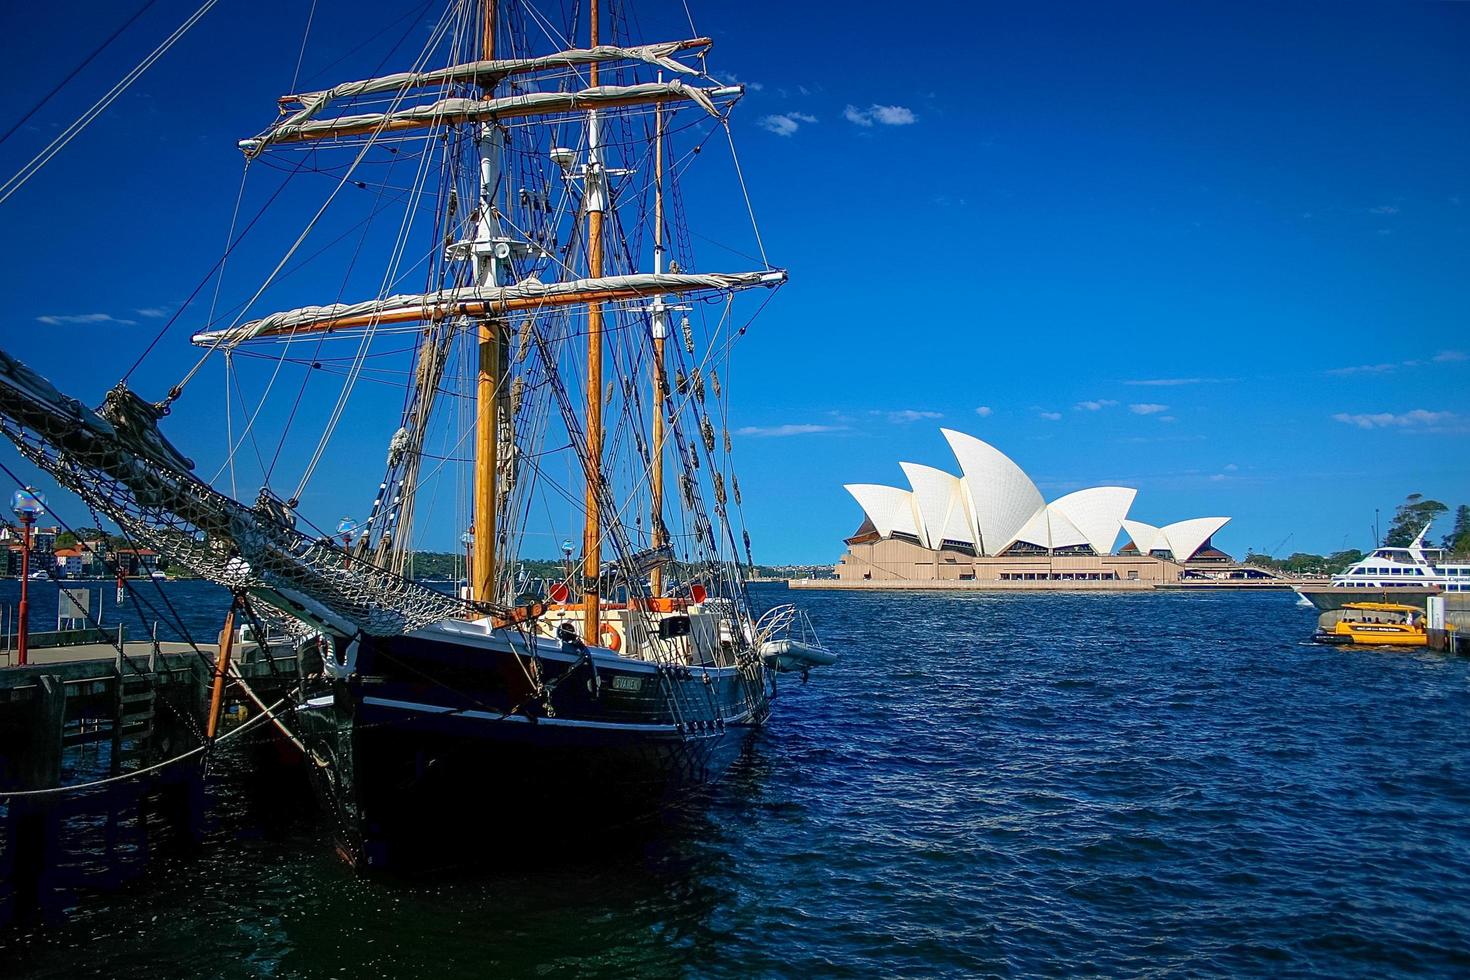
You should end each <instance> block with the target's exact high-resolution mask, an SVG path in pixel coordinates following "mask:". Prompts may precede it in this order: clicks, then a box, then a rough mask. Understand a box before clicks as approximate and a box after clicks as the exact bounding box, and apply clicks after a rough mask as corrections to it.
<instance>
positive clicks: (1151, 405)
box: [1128, 402, 1169, 415]
mask: <svg viewBox="0 0 1470 980" xmlns="http://www.w3.org/2000/svg"><path fill="white" fill-rule="evenodd" d="M1168 410H1169V406H1168V405H1160V404H1158V403H1157V402H1134V403H1133V404H1132V405H1129V406H1128V411H1130V412H1132V413H1133V414H1134V415H1157V414H1158V413H1160V412H1167V411H1168Z"/></svg>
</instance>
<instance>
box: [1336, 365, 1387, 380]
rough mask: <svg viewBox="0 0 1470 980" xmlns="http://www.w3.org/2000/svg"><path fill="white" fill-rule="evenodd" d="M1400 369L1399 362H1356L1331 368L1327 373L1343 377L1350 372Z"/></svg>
mask: <svg viewBox="0 0 1470 980" xmlns="http://www.w3.org/2000/svg"><path fill="white" fill-rule="evenodd" d="M1398 369H1399V366H1398V365H1397V364H1356V365H1354V366H1353V367H1340V368H1331V369H1329V370H1328V372H1327V373H1328V374H1335V375H1337V376H1339V377H1343V376H1346V375H1350V374H1387V373H1388V372H1389V371H1397V370H1398Z"/></svg>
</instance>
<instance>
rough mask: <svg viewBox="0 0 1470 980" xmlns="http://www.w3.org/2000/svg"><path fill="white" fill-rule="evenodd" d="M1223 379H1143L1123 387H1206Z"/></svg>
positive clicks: (1130, 382) (1126, 383) (1129, 382)
mask: <svg viewBox="0 0 1470 980" xmlns="http://www.w3.org/2000/svg"><path fill="white" fill-rule="evenodd" d="M1224 380H1226V379H1225V378H1143V379H1141V380H1137V381H1125V382H1123V383H1124V384H1125V385H1145V386H1147V387H1151V388H1175V387H1178V386H1179V385H1206V384H1214V383H1216V382H1219V381H1224Z"/></svg>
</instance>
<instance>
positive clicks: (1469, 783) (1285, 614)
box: [0, 583, 1470, 980]
mask: <svg viewBox="0 0 1470 980" xmlns="http://www.w3.org/2000/svg"><path fill="white" fill-rule="evenodd" d="M7 586H13V583H7ZM94 588H95V586H94ZM160 588H161V590H162V592H163V594H166V595H168V596H169V597H170V598H171V600H172V604H173V606H174V608H176V609H177V610H178V611H179V613H180V614H181V615H182V616H184V617H185V619H186V620H187V622H188V625H189V627H190V629H191V630H193V631H196V632H197V635H198V636H199V637H201V638H202V637H205V636H210V635H212V633H213V632H214V631H215V630H217V629H218V623H219V618H220V615H221V613H222V611H223V607H224V600H223V596H222V594H221V593H219V592H218V590H215V589H213V587H210V586H205V585H202V584H197V583H170V584H164V585H162V586H161V587H160ZM39 591H42V592H44V591H45V589H44V588H43V589H41V590H39ZM52 591H53V592H54V586H53V587H52ZM106 591H107V596H106V598H107V602H108V617H109V619H112V618H113V614H114V611H115V610H114V607H113V606H112V605H111V603H112V597H111V591H110V587H108V588H107V590H106ZM755 591H756V595H757V598H758V601H759V602H761V603H765V604H773V603H776V602H780V601H787V600H788V596H791V597H793V598H795V599H796V600H797V601H799V602H800V603H801V604H802V605H803V606H804V607H805V608H806V609H808V611H809V612H810V614H811V616H812V618H813V620H814V622H815V623H816V624H817V625H818V627H819V629H821V630H822V631H823V634H824V637H825V639H826V640H827V641H828V643H829V644H830V645H831V646H832V647H834V648H835V649H837V650H839V651H840V652H841V653H842V656H843V660H842V662H841V663H840V664H838V665H837V666H836V667H833V668H827V669H823V670H821V671H818V672H816V673H814V674H813V676H812V678H811V682H810V683H808V684H805V685H803V684H801V683H800V682H799V681H797V680H794V679H790V678H783V690H782V692H781V696H780V698H779V699H778V701H777V704H776V708H775V713H774V716H773V717H772V719H771V723H770V725H769V727H768V728H767V729H766V730H765V731H764V732H762V733H761V734H759V735H758V736H757V737H756V738H755V739H754V740H753V741H752V742H751V744H750V745H749V747H748V749H747V751H746V752H745V754H744V756H743V758H742V759H741V760H740V762H739V763H738V764H737V765H736V767H735V769H734V770H733V771H732V772H731V773H730V775H729V777H728V778H727V779H726V780H725V781H724V782H723V783H721V784H720V785H719V786H718V787H716V788H715V789H714V790H713V791H712V792H711V793H710V794H709V796H708V797H706V798H701V799H698V800H692V801H690V802H689V803H688V804H687V805H686V806H684V807H683V808H681V809H680V810H678V811H675V812H670V813H668V814H665V815H664V817H663V819H661V820H660V821H658V822H656V823H654V824H651V825H647V826H642V827H639V828H633V829H628V828H621V827H604V826H602V825H601V824H600V823H599V822H597V821H594V820H589V822H588V824H587V825H586V826H585V828H584V829H583V830H582V831H581V832H578V833H575V834H573V835H570V836H559V837H557V838H554V839H547V838H544V837H542V836H539V835H537V834H536V833H535V832H534V828H531V827H527V828H525V832H524V833H516V832H515V831H514V829H512V830H511V831H510V832H507V831H506V830H505V829H504V827H505V823H504V822H500V821H498V822H497V823H496V824H495V826H496V828H497V829H496V830H495V833H497V834H502V835H504V837H505V839H504V840H503V841H502V842H501V843H503V849H504V854H505V860H504V861H503V862H501V863H498V864H496V865H493V866H491V867H488V868H479V869H475V870H473V871H466V872H464V873H460V874H439V875H435V876H432V877H429V878H426V879H422V880H402V879H389V880H384V879H375V878H364V877H359V876H356V875H354V874H353V873H352V872H351V871H350V870H349V869H348V868H347V867H346V866H345V865H344V864H342V863H341V862H340V861H339V859H338V858H337V857H336V856H335V855H334V853H333V852H332V849H331V845H330V839H331V835H330V831H329V828H328V827H327V826H326V823H325V820H324V818H323V817H322V816H321V815H320V814H319V812H318V811H317V810H316V809H315V806H314V804H313V803H312V802H311V800H310V798H309V797H308V796H307V795H305V793H304V792H303V791H302V790H301V787H300V786H299V785H297V784H295V783H294V782H290V781H282V780H273V779H270V778H263V777H261V776H260V775H259V773H258V772H257V771H255V770H253V769H252V767H251V765H250V764H249V763H247V761H246V760H245V758H244V757H243V756H238V755H235V756H231V757H230V758H227V759H225V760H223V761H222V763H221V765H220V766H219V771H218V773H217V775H218V778H217V779H216V781H215V782H214V784H213V786H212V788H211V799H212V803H211V823H210V828H209V830H208V832H207V835H206V840H205V843H204V846H203V847H202V848H201V849H199V850H198V851H196V852H194V853H189V854H173V855H170V854H162V855H160V856H159V857H158V858H156V859H155V860H153V861H152V862H151V863H150V866H149V868H148V870H147V872H146V873H145V874H143V875H142V876H141V877H139V878H136V879H135V880H133V881H132V882H131V883H129V884H127V885H126V886H125V887H123V888H121V889H119V890H111V891H107V892H105V893H89V892H88V891H87V890H86V888H85V887H79V888H78V889H77V891H76V897H75V900H74V901H73V902H72V903H71V907H70V908H68V909H66V910H64V911H62V912H60V913H58V914H55V915H53V916H50V917H49V918H47V919H45V920H42V921H34V922H29V923H25V924H23V925H19V926H15V927H12V928H10V929H9V930H7V931H5V932H0V975H3V976H6V977H55V978H63V977H65V978H74V977H84V976H99V977H119V978H132V977H137V978H149V980H153V978H158V977H192V976H209V977H260V976H271V977H323V978H325V977H353V976H395V977H435V978H442V977H447V976H531V975H536V976H546V977H584V976H628V975H638V976H696V977H707V976H731V977H749V976H873V975H974V974H1028V973H1068V974H1075V973H1089V974H1092V973H1098V974H1104V975H1110V976H1123V975H1137V974H1143V973H1159V972H1167V973H1185V974H1198V973H1229V974H1257V975H1259V974H1271V975H1279V974H1298V975H1300V974H1314V975H1316V974H1328V975H1365V976H1366V975H1372V976H1380V975H1384V974H1395V973H1415V974H1422V973H1442V974H1452V973H1458V974H1462V975H1463V974H1464V973H1465V972H1466V971H1470V726H1467V723H1466V722H1467V719H1470V660H1467V659H1465V658H1456V657H1452V656H1447V655H1442V654H1433V653H1426V652H1380V651H1373V650H1360V649H1339V648H1330V647H1320V646H1313V645H1311V644H1309V643H1306V642H1304V641H1305V638H1306V637H1308V636H1309V635H1310V634H1311V632H1312V630H1313V628H1314V627H1315V625H1316V613H1315V611H1313V610H1311V609H1308V608H1303V607H1301V606H1299V605H1297V603H1296V597H1295V596H1294V595H1292V594H1290V593H1252V594H1232V593H1199V594H1165V593H1137V594H1133V593H1115V594H1082V593H1042V594H983V593H965V594H936V593H922V594H919V593H898V592H894V593H821V592H803V593H801V594H799V595H792V594H789V593H787V592H786V591H785V590H784V589H783V588H781V587H779V586H757V587H755ZM8 596H9V593H5V594H4V595H0V598H4V599H6V601H9V600H8V598H7V597H8ZM53 601H54V600H53ZM134 614H136V610H134ZM44 615H45V614H44V613H33V616H38V617H44ZM51 615H52V616H53V619H54V611H53V612H52V614H51ZM152 618H153V617H152V616H151V615H146V614H145V615H144V616H142V617H140V619H139V621H138V627H137V628H138V629H139V630H141V629H143V628H144V622H145V621H150V620H151V619H152ZM114 621H115V620H114ZM130 632H132V631H131V630H130ZM135 635H141V632H140V633H138V634H135ZM0 751H3V749H0ZM515 805H516V804H515V801H514V800H507V801H506V802H505V806H506V810H507V812H508V813H513V811H514V807H515ZM426 832H432V828H431V827H429V828H426Z"/></svg>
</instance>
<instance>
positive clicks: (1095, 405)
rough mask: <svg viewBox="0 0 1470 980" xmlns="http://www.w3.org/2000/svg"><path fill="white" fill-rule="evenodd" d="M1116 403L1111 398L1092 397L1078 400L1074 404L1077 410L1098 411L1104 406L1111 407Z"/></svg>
mask: <svg viewBox="0 0 1470 980" xmlns="http://www.w3.org/2000/svg"><path fill="white" fill-rule="evenodd" d="M1116 404H1118V403H1117V402H1115V401H1114V400H1113V399H1111V398H1094V399H1089V400H1087V401H1085V402H1078V403H1077V405H1076V406H1075V407H1076V409H1077V411H1079V412H1100V411H1102V410H1103V409H1105V408H1112V407H1113V406H1114V405H1116Z"/></svg>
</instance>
